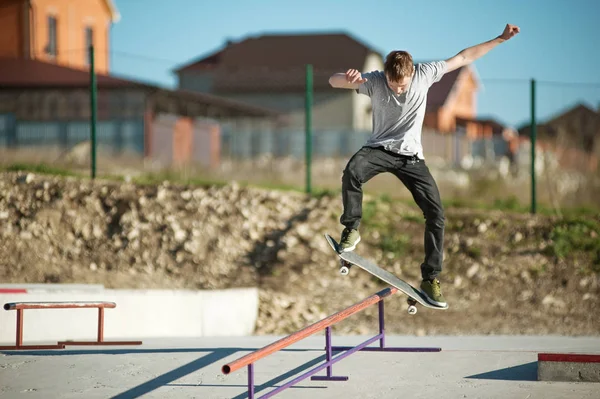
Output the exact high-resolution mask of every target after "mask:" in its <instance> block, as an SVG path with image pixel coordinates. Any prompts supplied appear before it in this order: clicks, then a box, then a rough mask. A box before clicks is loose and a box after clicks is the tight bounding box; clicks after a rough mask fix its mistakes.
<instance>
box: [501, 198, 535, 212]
mask: <svg viewBox="0 0 600 399" xmlns="http://www.w3.org/2000/svg"><path fill="white" fill-rule="evenodd" d="M493 208H494V209H498V210H503V211H514V212H526V211H527V210H528V209H527V207H525V206H523V205H521V203H520V202H519V199H518V198H517V197H515V196H514V195H511V196H510V197H508V198H496V199H495V200H494V205H493Z"/></svg>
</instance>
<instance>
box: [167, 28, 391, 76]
mask: <svg viewBox="0 0 600 399" xmlns="http://www.w3.org/2000/svg"><path fill="white" fill-rule="evenodd" d="M332 49H334V50H335V51H334V52H332ZM369 53H375V54H377V55H380V54H379V53H378V52H377V51H376V50H373V49H372V48H370V47H368V46H367V45H365V44H363V43H361V42H360V41H358V40H356V39H355V38H353V37H351V36H349V35H348V34H345V33H331V34H298V35H290V34H284V35H279V34H268V35H261V36H256V37H249V38H245V39H243V40H241V41H239V42H228V43H227V45H226V46H225V48H223V49H221V50H220V51H217V52H215V53H212V54H210V55H208V56H206V57H203V58H201V59H200V60H197V61H194V62H192V63H190V64H187V65H184V66H182V67H180V68H178V69H176V70H175V72H182V71H189V70H205V69H207V67H208V68H210V67H212V66H214V65H215V64H218V65H219V67H222V68H225V69H233V70H235V69H239V68H240V66H243V67H244V68H251V69H254V68H256V69H258V68H265V67H268V68H271V69H290V68H296V67H298V66H301V65H305V64H312V65H313V67H314V68H315V69H317V68H318V69H328V70H339V69H344V68H348V67H350V66H355V67H356V68H362V66H363V64H364V62H365V58H366V57H367V55H368V54H369ZM380 56H381V55H380Z"/></svg>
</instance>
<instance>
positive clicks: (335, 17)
mask: <svg viewBox="0 0 600 399" xmlns="http://www.w3.org/2000/svg"><path fill="white" fill-rule="evenodd" d="M116 4H117V7H118V9H119V11H120V13H121V20H120V21H119V22H118V23H117V24H115V25H114V26H113V28H112V36H111V49H112V58H111V68H112V73H114V74H117V75H122V76H126V77H130V78H135V79H140V80H144V81H149V82H152V83H157V84H160V85H164V86H167V87H174V86H175V85H176V79H175V76H174V74H173V73H172V70H173V68H174V67H176V66H178V65H181V64H184V63H186V62H188V61H189V60H191V59H194V58H197V57H199V56H201V55H204V54H208V53H210V52H212V51H214V50H216V49H219V48H221V47H222V46H223V44H224V42H225V41H226V40H227V39H228V38H231V39H235V40H238V39H241V38H244V37H245V36H249V35H257V34H261V33H278V32H281V33H290V32H291V33H306V32H347V33H349V34H351V35H352V36H354V37H356V38H357V39H359V40H361V41H363V42H364V43H366V44H367V45H369V46H371V47H373V48H374V49H376V50H378V51H380V52H381V53H383V54H385V53H387V52H388V51H390V50H393V49H404V50H407V51H409V52H411V53H412V54H413V57H414V58H415V59H417V60H419V59H445V58H448V57H450V56H452V55H454V54H456V53H457V52H459V51H460V50H462V49H463V48H465V47H468V46H471V45H474V44H477V43H479V42H482V41H486V40H489V39H491V38H493V37H495V36H497V35H498V34H500V33H501V31H502V29H503V28H504V26H505V24H506V23H512V24H516V25H518V26H519V27H520V28H521V33H520V34H519V35H517V36H516V37H515V38H514V39H512V40H510V41H508V42H506V43H504V44H502V45H500V46H498V47H497V48H495V49H494V50H492V51H491V52H490V53H489V54H487V55H486V56H484V57H483V58H481V59H480V60H477V61H476V62H475V67H476V69H477V72H478V73H479V76H480V78H481V80H482V83H483V88H482V90H481V91H480V92H479V95H478V104H477V109H478V116H480V117H488V116H492V117H495V118H497V119H499V120H500V121H502V122H504V123H508V124H512V125H515V126H518V125H520V124H521V123H523V122H525V121H527V119H528V118H529V114H530V110H529V103H530V97H529V81H528V80H529V79H531V78H535V79H536V80H538V81H539V83H538V90H537V92H538V93H537V94H538V103H537V114H538V116H539V117H540V118H541V119H543V118H547V117H549V116H551V115H552V114H553V113H556V112H559V111H561V110H562V109H565V108H566V107H570V106H572V105H574V104H576V103H578V102H583V103H585V104H587V105H588V106H590V107H594V108H598V107H599V106H600V74H599V72H600V68H599V66H600V51H599V49H600V23H598V17H599V16H600V0H503V1H496V0H454V1H450V0H422V1H414V0H412V1H404V0H371V1H370V2H366V1H356V0H344V1H341V0H340V1H333V0H303V1H291V0H254V1H247V0H219V1H208V0H170V1H164V0H116ZM348 67H349V68H350V67H360V66H356V65H348ZM567 83H569V84H567ZM570 83H579V84H570ZM581 83H585V84H581Z"/></svg>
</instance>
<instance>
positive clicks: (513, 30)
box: [500, 24, 521, 40]
mask: <svg viewBox="0 0 600 399" xmlns="http://www.w3.org/2000/svg"><path fill="white" fill-rule="evenodd" d="M519 32H521V29H520V28H519V27H518V26H517V25H511V24H506V27H505V28H504V32H502V34H501V35H500V38H501V39H504V40H508V39H510V38H512V37H513V36H515V35H516V34H517V33H519Z"/></svg>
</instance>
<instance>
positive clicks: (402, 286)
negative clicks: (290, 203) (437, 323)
mask: <svg viewBox="0 0 600 399" xmlns="http://www.w3.org/2000/svg"><path fill="white" fill-rule="evenodd" d="M325 238H326V239H327V242H328V243H329V245H330V246H331V248H332V249H333V250H334V251H335V253H336V254H337V255H338V256H339V257H340V274H342V275H343V276H346V275H348V274H349V273H350V267H352V265H355V266H358V267H360V268H361V269H363V270H364V271H366V272H368V273H371V274H372V275H373V276H375V277H377V278H379V279H380V280H383V281H385V282H386V283H388V284H390V285H391V286H393V287H396V288H397V289H399V290H400V291H402V292H403V293H404V294H406V295H407V296H408V298H407V303H408V314H410V315H414V314H416V313H417V306H416V304H417V302H418V303H420V304H421V305H422V306H425V307H426V308H429V309H437V310H444V309H448V306H447V305H446V306H445V307H441V306H436V305H433V304H431V303H429V301H427V298H426V297H425V295H423V294H422V293H421V291H419V290H418V289H416V288H415V287H413V286H412V285H410V284H408V283H407V282H406V281H404V280H401V279H399V278H398V277H396V276H394V275H393V274H392V273H390V272H388V271H386V270H384V269H382V268H380V267H379V266H377V265H376V264H375V263H373V262H371V261H370V260H368V259H365V258H363V257H361V256H360V255H357V254H355V253H354V252H342V253H340V252H339V251H338V243H337V241H335V239H333V237H331V236H330V235H329V234H325Z"/></svg>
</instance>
